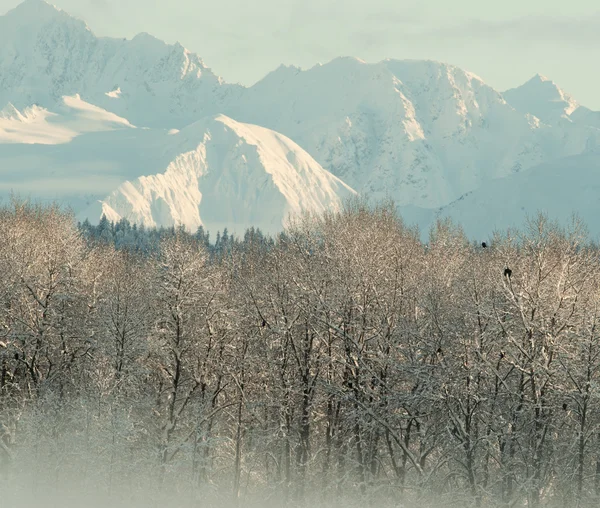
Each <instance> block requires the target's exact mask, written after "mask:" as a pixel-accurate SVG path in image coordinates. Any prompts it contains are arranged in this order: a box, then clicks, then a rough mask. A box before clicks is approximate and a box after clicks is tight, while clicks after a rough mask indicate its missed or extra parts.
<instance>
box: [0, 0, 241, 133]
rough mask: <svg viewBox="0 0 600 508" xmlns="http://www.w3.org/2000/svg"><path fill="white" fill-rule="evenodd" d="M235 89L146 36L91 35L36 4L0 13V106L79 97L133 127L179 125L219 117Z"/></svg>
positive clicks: (179, 50) (185, 54)
mask: <svg viewBox="0 0 600 508" xmlns="http://www.w3.org/2000/svg"><path fill="white" fill-rule="evenodd" d="M117 90H118V91H119V93H116V91H117ZM241 91H242V88H241V87H240V86H238V85H229V84H226V83H224V82H223V80H222V79H221V78H219V77H217V76H216V75H215V74H213V73H212V72H211V70H210V69H208V68H207V67H206V66H205V65H204V63H203V62H202V60H201V59H200V58H199V57H198V56H197V55H195V54H193V53H191V52H189V51H188V50H186V49H185V48H184V47H183V46H181V45H180V44H175V45H168V44H165V43H164V42H162V41H159V40H158V39H156V38H154V37H152V36H151V35H148V34H139V35H137V36H136V37H134V38H133V39H132V40H125V39H110V38H98V37H96V36H95V35H94V34H93V33H92V32H91V31H90V29H89V28H88V27H87V25H86V24H85V23H84V22H83V21H81V20H78V19H76V18H73V17H71V16H69V15H68V14H67V13H65V12H63V11H61V10H59V9H57V8H56V7H54V6H51V5H49V4H47V3H46V2H44V1H42V0H26V1H25V2H23V3H22V4H21V5H19V6H18V7H16V8H15V9H13V10H12V11H10V12H8V13H7V14H6V15H4V16H0V105H4V104H7V103H8V102H11V103H12V104H14V106H15V107H16V108H18V109H23V108H25V107H28V106H31V105H32V104H37V105H39V106H41V107H45V108H48V109H50V110H51V109H52V107H53V106H54V105H55V104H56V102H57V101H60V99H61V97H63V96H72V95H75V94H80V96H81V97H82V98H83V100H85V101H86V102H89V103H91V104H94V105H96V106H98V107H100V108H102V109H105V110H107V111H110V112H113V113H115V114H116V115H118V116H120V117H123V118H127V119H128V120H129V121H130V122H131V123H133V124H135V125H138V126H140V127H169V128H172V127H177V128H180V127H183V126H185V125H188V124H190V123H192V122H194V121H196V120H197V119H199V118H201V117H203V116H207V115H212V114H217V113H220V112H221V111H222V110H223V109H224V108H223V104H224V103H225V102H228V101H229V100H231V99H233V98H235V97H236V96H237V95H239V94H240V93H241Z"/></svg>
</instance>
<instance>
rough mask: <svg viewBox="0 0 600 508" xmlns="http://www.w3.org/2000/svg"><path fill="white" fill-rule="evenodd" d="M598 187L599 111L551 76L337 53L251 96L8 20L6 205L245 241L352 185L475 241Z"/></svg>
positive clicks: (3, 116)
mask: <svg viewBox="0 0 600 508" xmlns="http://www.w3.org/2000/svg"><path fill="white" fill-rule="evenodd" d="M599 187H600V112H594V111H591V110H589V109H587V108H585V107H583V106H581V105H580V104H579V103H578V102H577V101H576V100H575V99H574V98H573V97H571V96H570V95H569V94H567V93H566V92H565V91H563V90H561V89H560V88H559V87H558V86H557V85H556V84H555V83H553V82H552V81H551V80H549V79H547V78H545V77H543V76H539V75H538V76H535V77H534V78H533V79H531V80H530V81H528V82H527V83H525V84H524V85H523V86H521V87H518V88H515V89H512V90H508V91H506V92H504V93H499V92H497V91H496V90H494V89H493V88H491V87H489V86H488V85H486V84H485V83H484V82H483V81H482V80H481V79H480V78H478V77H477V76H475V75H473V74H471V73H469V72H465V71H463V70H461V69H458V68H456V67H453V66H451V65H446V64H442V63H438V62H431V61H397V60H385V61H382V62H379V63H376V64H367V63H365V62H362V61H360V60H358V59H355V58H338V59H336V60H333V61H332V62H330V63H328V64H325V65H317V66H315V67H313V68H311V69H308V70H301V69H298V68H296V67H285V66H281V67H280V68H278V69H276V70H275V71H273V72H272V73H270V74H269V75H267V76H266V77H265V78H264V79H263V80H261V81H259V82H258V83H257V84H255V85H254V86H252V87H249V88H245V87H242V86H240V85H237V84H229V83H226V82H225V81H224V80H223V79H221V78H219V77H218V76H216V75H215V74H214V73H213V72H212V71H211V70H210V69H209V68H208V67H206V66H205V65H204V63H203V62H202V60H201V59H200V58H199V57H198V56H197V55H195V54H193V53H191V52H189V51H188V50H186V49H185V48H184V47H182V46H181V45H179V44H175V45H167V44H165V43H163V42H161V41H159V40H157V39H155V38H154V37H152V36H150V35H148V34H140V35H138V36H136V37H134V38H133V39H132V40H125V39H109V38H99V37H96V36H95V35H94V34H93V33H92V32H91V31H90V30H89V28H88V27H87V26H86V25H85V23H84V22H83V21H80V20H78V19H75V18H73V17H71V16H69V15H68V14H67V13H65V12H63V11H60V10H58V9H56V8H55V7H53V6H51V5H49V4H47V3H45V2H43V1H41V0H26V1H25V2H24V3H23V4H21V5H20V6H18V7H17V8H15V9H14V10H12V11H10V12H9V13H7V14H6V15H5V16H2V17H0V196H7V195H8V194H9V193H10V192H17V193H19V194H20V195H24V196H31V197H35V198H38V199H57V200H60V201H61V202H64V203H67V204H70V205H71V206H72V207H73V208H74V209H75V211H76V212H77V214H78V216H79V217H81V218H83V217H88V218H89V219H90V220H92V221H97V220H98V219H99V218H100V216H101V215H102V213H104V214H106V215H107V216H108V217H109V218H110V219H112V220H118V219H119V218H122V217H124V218H128V219H130V220H132V221H136V222H143V223H145V224H146V225H172V224H184V225H185V226H186V227H189V228H191V229H193V228H196V227H198V226H199V225H203V226H205V227H206V228H208V229H212V230H215V229H223V228H224V227H227V228H228V229H229V230H230V231H233V232H238V233H239V232H241V231H242V230H243V229H244V228H245V227H247V226H249V225H254V226H258V227H261V228H263V229H265V230H267V231H269V232H275V231H277V230H278V229H280V228H281V227H282V224H283V223H284V222H285V218H286V216H287V214H288V213H290V212H299V211H304V210H307V211H314V212H319V211H321V210H323V209H325V208H329V207H338V206H340V203H341V202H342V200H343V199H345V198H346V197H347V196H348V195H351V194H353V193H355V192H357V193H359V194H363V195H367V196H369V197H371V198H373V199H381V198H392V199H394V200H395V202H396V204H397V205H398V206H399V209H400V210H401V212H402V213H403V214H404V215H405V216H406V218H407V220H408V221H409V222H411V221H412V222H416V223H418V224H419V225H420V226H422V227H423V228H427V227H428V226H429V225H430V224H431V223H432V222H433V221H434V220H435V219H436V218H437V217H440V216H441V217H451V218H455V219H457V220H458V221H460V222H461V224H463V226H464V227H465V230H466V232H467V233H468V234H470V235H471V236H473V237H478V238H481V237H487V236H489V235H490V234H491V232H492V231H493V229H494V228H495V227H508V226H518V225H520V224H522V222H523V220H524V219H525V216H526V214H528V213H535V212H536V211H537V210H543V211H546V212H548V213H549V215H550V216H554V217H556V218H558V219H561V220H567V218H568V216H570V215H571V213H572V212H579V213H581V214H582V216H583V217H584V218H589V219H590V220H591V219H592V218H593V217H595V215H596V214H597V213H598V212H600V195H599V194H598V193H596V192H595V189H597V188H599ZM588 225H589V226H590V230H591V232H592V233H593V234H594V235H598V234H600V225H599V226H595V224H588Z"/></svg>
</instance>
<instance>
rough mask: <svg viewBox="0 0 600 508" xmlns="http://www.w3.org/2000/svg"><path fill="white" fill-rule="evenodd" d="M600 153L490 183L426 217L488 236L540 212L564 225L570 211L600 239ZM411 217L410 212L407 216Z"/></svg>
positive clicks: (517, 225) (423, 223)
mask: <svg viewBox="0 0 600 508" xmlns="http://www.w3.org/2000/svg"><path fill="white" fill-rule="evenodd" d="M599 211H600V153H586V154H582V155H575V156H573V157H567V158H564V159H558V160H555V161H551V162H547V163H544V164H541V165H539V166H536V167H535V168H532V169H530V170H529V171H526V172H523V173H520V174H516V175H511V176H509V177H507V178H503V179H501V180H497V181H493V182H488V183H486V184H484V185H482V186H481V187H480V188H478V189H477V190H475V191H473V192H471V193H468V194H466V195H465V196H462V197H461V198H460V199H458V200H457V201H455V202H453V203H451V204H449V205H447V206H445V207H443V208H442V209H441V210H439V211H438V212H437V213H435V214H431V215H430V216H429V217H428V221H427V220H423V219H424V217H423V216H422V217H419V218H418V219H417V220H416V222H420V225H421V227H422V228H426V227H427V226H428V222H429V223H431V222H432V221H433V220H435V218H437V217H440V218H451V219H452V220H453V221H454V222H456V223H457V224H460V225H461V226H462V227H463V229H464V231H465V233H467V235H468V236H469V237H471V238H477V239H481V240H488V239H489V238H490V237H491V235H492V234H493V232H494V231H495V230H498V231H505V230H506V229H507V228H513V229H520V228H523V224H524V222H525V220H526V219H527V218H532V219H535V217H536V215H537V214H538V212H543V213H546V214H547V215H548V216H549V218H550V219H552V220H558V221H559V222H560V223H562V224H563V225H566V224H567V223H568V222H569V221H570V220H571V217H572V215H573V214H574V212H576V215H577V216H578V217H579V218H581V219H582V220H583V221H584V223H585V224H586V226H587V228H588V230H589V232H590V235H591V236H592V237H594V238H596V239H598V238H600V223H599V222H598V213H599ZM407 215H408V217H409V219H410V218H412V217H414V215H413V216H412V217H411V216H410V213H408V214H407Z"/></svg>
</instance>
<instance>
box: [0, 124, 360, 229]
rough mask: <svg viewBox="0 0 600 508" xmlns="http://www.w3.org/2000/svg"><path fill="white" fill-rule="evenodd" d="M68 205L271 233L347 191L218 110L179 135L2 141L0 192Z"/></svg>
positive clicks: (331, 204)
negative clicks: (57, 141) (60, 141)
mask: <svg viewBox="0 0 600 508" xmlns="http://www.w3.org/2000/svg"><path fill="white" fill-rule="evenodd" d="M11 193H16V194H18V195H20V196H23V197H32V198H34V199H36V200H52V201H58V202H60V203H62V204H63V205H68V206H71V207H72V208H73V209H74V210H75V212H76V213H77V214H78V217H79V218H80V219H82V220H83V219H84V218H89V219H90V220H92V221H98V220H99V219H100V217H101V215H102V214H103V213H105V214H106V215H107V217H108V218H110V219H111V220H119V219H120V218H127V219H129V220H130V221H132V222H137V223H143V224H146V225H148V226H155V225H157V226H171V225H176V224H183V225H184V226H186V227H187V228H189V229H191V230H194V229H195V228H197V227H198V226H199V225H204V226H205V227H207V228H209V229H210V230H211V231H217V230H223V229H224V228H225V227H227V228H228V229H229V231H230V232H237V233H243V231H244V230H245V228H247V227H250V226H255V227H260V228H261V229H263V230H264V231H269V232H272V233H275V232H277V231H279V230H281V229H282V224H283V222H284V221H285V219H286V217H287V216H288V214H291V213H292V214H293V213H297V212H303V211H310V212H315V213H319V212H322V211H323V210H325V209H329V208H336V207H338V206H340V204H341V202H342V200H343V199H345V198H346V197H347V196H350V195H352V194H354V191H353V190H352V189H351V188H349V187H348V186H347V185H345V184H344V183H343V182H342V181H341V180H339V179H338V178H336V177H335V176H333V175H331V174H330V173H328V172H327V171H325V170H324V169H323V168H322V167H321V166H320V165H319V164H318V163H317V162H315V160H314V159H313V158H312V157H311V156H310V155H308V154H307V153H306V152H305V151H303V150H302V149H301V148H300V147H299V146H298V145H297V144H296V143H294V142H293V141H291V140H290V139H288V138H286V137H285V136H282V135H280V134H278V133H276V132H273V131H270V130H268V129H265V128H263V127H258V126H254V125H247V124H241V123H238V122H235V121H234V120H231V119H230V118H227V117H225V116H222V115H221V116H217V117H212V118H206V119H203V120H201V121H199V122H196V123H194V124H192V125H190V126H188V127H186V128H184V129H182V130H181V131H171V132H168V131H166V130H159V129H131V128H127V129H122V130H119V131H106V132H88V133H83V134H81V135H80V136H78V137H76V138H74V139H73V140H72V141H71V142H69V143H65V144H58V145H55V146H48V145H41V144H35V145H24V144H6V145H2V146H1V147H0V197H3V198H4V199H8V196H9V195H10V194H11Z"/></svg>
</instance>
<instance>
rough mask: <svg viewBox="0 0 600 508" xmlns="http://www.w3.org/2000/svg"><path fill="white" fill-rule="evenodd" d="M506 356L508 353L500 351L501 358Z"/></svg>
mask: <svg viewBox="0 0 600 508" xmlns="http://www.w3.org/2000/svg"><path fill="white" fill-rule="evenodd" d="M505 356H506V354H505V353H504V351H500V360H502V359H503V358H504V357H505Z"/></svg>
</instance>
